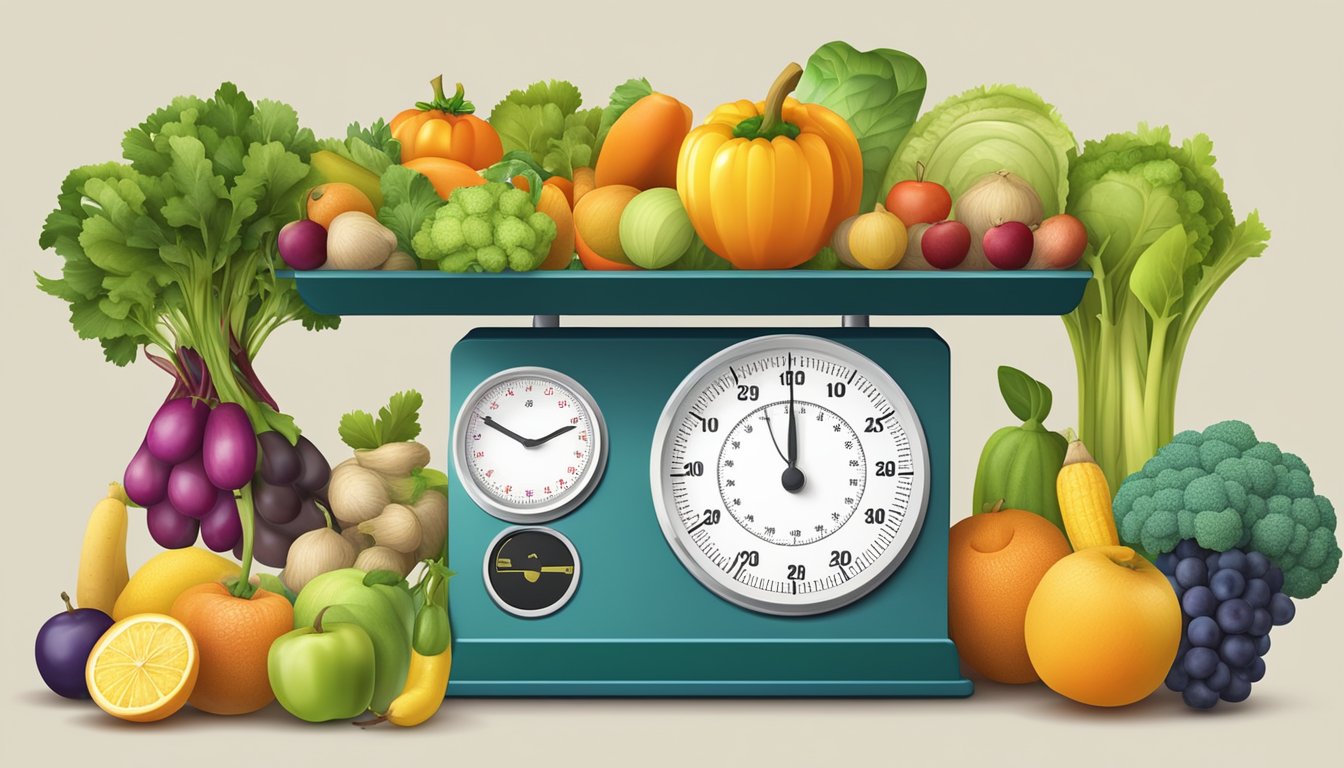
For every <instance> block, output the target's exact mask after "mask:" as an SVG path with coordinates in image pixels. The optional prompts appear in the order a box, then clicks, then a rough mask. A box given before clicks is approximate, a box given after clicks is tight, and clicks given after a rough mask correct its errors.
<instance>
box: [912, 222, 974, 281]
mask: <svg viewBox="0 0 1344 768" xmlns="http://www.w3.org/2000/svg"><path fill="white" fill-rule="evenodd" d="M919 244H920V249H921V250H922V251H923V253H924V260H925V261H927V262H928V263H929V266H931V267H934V268H935V269H956V268H957V267H958V266H959V265H960V264H961V262H963V261H965V260H966V254H967V253H969V252H970V250H971V230H969V229H967V228H966V225H965V224H962V223H961V222H960V221H940V222H938V223H937V224H934V225H933V226H931V227H929V228H928V229H926V230H925V231H924V237H922V238H921V239H920V241H919Z"/></svg>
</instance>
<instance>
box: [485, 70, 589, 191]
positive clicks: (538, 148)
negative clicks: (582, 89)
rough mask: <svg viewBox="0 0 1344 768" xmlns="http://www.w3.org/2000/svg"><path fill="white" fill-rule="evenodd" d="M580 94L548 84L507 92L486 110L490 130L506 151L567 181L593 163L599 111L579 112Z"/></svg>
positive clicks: (559, 83)
mask: <svg viewBox="0 0 1344 768" xmlns="http://www.w3.org/2000/svg"><path fill="white" fill-rule="evenodd" d="M582 105H583V95H582V94H581V93H579V89H578V88H576V87H574V85H573V84H572V83H568V82H565V81H564V80H550V81H542V82H537V83H533V84H532V85H529V86H528V87H527V89H526V90H521V91H517V90H515V91H510V92H509V94H508V95H507V96H505V97H504V100H503V101H501V102H499V103H498V104H496V105H495V108H494V109H493V110H491V111H490V125H491V126H492V127H494V129H495V131H496V132H497V133H498V134H499V138H500V141H501V142H502V143H503V145H504V150H505V151H506V152H513V151H521V152H525V153H527V154H528V155H530V156H531V158H532V160H533V161H534V162H535V163H536V164H537V165H538V166H540V167H541V168H543V169H545V170H546V172H547V173H549V174H552V175H555V174H558V175H560V176H564V177H565V178H571V177H573V175H574V169H575V168H578V167H582V166H586V165H592V164H593V162H594V161H595V160H596V159H597V152H596V151H595V150H594V148H593V147H594V145H595V144H596V143H597V131H598V127H599V125H600V123H601V120H602V110H601V109H600V108H597V107H594V108H592V109H580V107H581V106H582Z"/></svg>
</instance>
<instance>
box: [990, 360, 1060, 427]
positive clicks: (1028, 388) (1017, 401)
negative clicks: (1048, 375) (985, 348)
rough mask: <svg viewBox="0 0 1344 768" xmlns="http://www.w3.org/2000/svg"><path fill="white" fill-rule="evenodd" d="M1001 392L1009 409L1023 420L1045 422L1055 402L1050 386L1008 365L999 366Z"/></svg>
mask: <svg viewBox="0 0 1344 768" xmlns="http://www.w3.org/2000/svg"><path fill="white" fill-rule="evenodd" d="M999 392H1001V393H1002V394H1003V401H1004V402H1005V403H1007V405H1008V410H1010V411H1012V412H1013V415H1014V416H1016V417H1017V418H1019V419H1021V420H1022V421H1023V422H1035V423H1037V424H1043V423H1044V422H1045V419H1046V417H1048V416H1049V415H1050V407H1051V405H1053V403H1054V395H1053V393H1051V392H1050V388H1049V387H1047V386H1045V385H1044V384H1042V383H1040V382H1039V381H1037V380H1035V379H1033V378H1032V377H1030V376H1028V375H1027V374H1026V373H1023V372H1022V371H1019V370H1018V369H1016V368H1013V367H1011V366H1007V365H1001V366H999Z"/></svg>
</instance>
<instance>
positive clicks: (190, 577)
mask: <svg viewBox="0 0 1344 768" xmlns="http://www.w3.org/2000/svg"><path fill="white" fill-rule="evenodd" d="M237 575H238V564H237V563H235V562H233V561H232V560H227V559H225V558H222V557H220V556H219V555H216V554H215V553H213V552H209V551H206V550H204V549H201V548H199V547H186V548H185V549H170V550H167V551H165V552H160V553H159V554H157V555H155V556H154V557H151V558H150V559H149V560H148V561H147V562H146V563H145V564H144V565H142V566H140V570H138V571H136V572H135V575H134V576H132V577H131V580H130V581H129V582H127V584H126V588H125V589H123V590H122V591H121V595H120V596H119V597H117V603H116V605H114V606H113V607H112V618H114V619H116V620H118V621H120V620H122V619H124V618H126V617H127V616H133V615H135V614H137V613H165V614H166V613H169V612H170V611H171V610H172V607H173V601H174V600H176V599H177V596H178V595H180V594H182V593H183V592H185V591H186V590H187V588H188V587H194V586H196V585H197V584H208V583H210V582H212V581H219V580H220V579H223V578H224V577H226V576H237Z"/></svg>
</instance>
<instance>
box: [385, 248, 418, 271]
mask: <svg viewBox="0 0 1344 768" xmlns="http://www.w3.org/2000/svg"><path fill="white" fill-rule="evenodd" d="M419 268H420V263H419V262H418V261H416V260H415V257H414V256H412V255H410V254H409V253H407V252H405V251H393V252H392V255H391V256H388V257H387V261H385V262H383V266H382V270H383V271H384V272H406V271H409V270H414V269H419Z"/></svg>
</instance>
